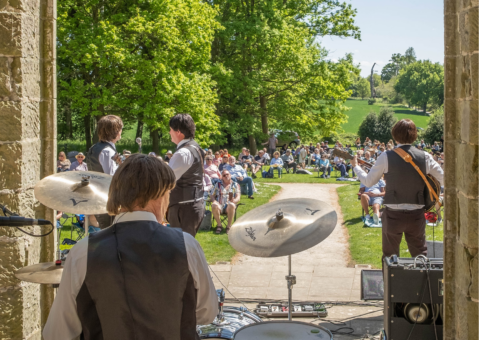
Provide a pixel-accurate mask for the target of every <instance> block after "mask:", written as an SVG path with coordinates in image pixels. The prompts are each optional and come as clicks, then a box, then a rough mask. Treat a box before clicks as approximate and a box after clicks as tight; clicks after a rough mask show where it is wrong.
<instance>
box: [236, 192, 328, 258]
mask: <svg viewBox="0 0 479 340" xmlns="http://www.w3.org/2000/svg"><path fill="white" fill-rule="evenodd" d="M278 212H279V214H278ZM281 213H282V215H281ZM336 222H337V215H336V211H334V209H333V207H331V206H330V205H329V204H327V203H325V202H322V201H319V200H314V199H309V198H294V199H291V198H290V199H285V200H279V201H273V202H271V203H267V204H264V205H262V206H260V207H258V208H256V209H253V210H251V211H249V212H247V213H246V214H244V215H243V216H241V218H239V219H238V220H237V221H236V222H235V223H234V224H233V226H232V227H231V230H230V231H229V233H228V239H229V242H230V244H231V246H232V247H233V248H234V249H235V250H237V251H239V252H240V253H243V254H246V255H250V256H257V257H277V256H285V255H291V254H295V253H299V252H301V251H303V250H306V249H308V248H311V247H313V246H315V245H316V244H318V243H320V242H321V241H323V240H324V239H325V238H327V237H328V236H329V235H330V234H331V233H332V231H333V230H334V228H335V226H336Z"/></svg>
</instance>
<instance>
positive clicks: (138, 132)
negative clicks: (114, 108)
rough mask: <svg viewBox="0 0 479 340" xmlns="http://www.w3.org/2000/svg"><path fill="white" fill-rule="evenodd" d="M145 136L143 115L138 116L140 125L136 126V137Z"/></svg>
mask: <svg viewBox="0 0 479 340" xmlns="http://www.w3.org/2000/svg"><path fill="white" fill-rule="evenodd" d="M138 137H140V138H143V121H142V120H141V117H138V125H137V126H136V137H135V139H136V138H138Z"/></svg>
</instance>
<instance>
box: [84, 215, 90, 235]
mask: <svg viewBox="0 0 479 340" xmlns="http://www.w3.org/2000/svg"><path fill="white" fill-rule="evenodd" d="M83 228H84V229H85V236H84V237H88V229H90V218H89V217H88V215H87V214H85V221H84V223H83Z"/></svg>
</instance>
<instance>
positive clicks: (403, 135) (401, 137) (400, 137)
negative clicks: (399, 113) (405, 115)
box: [391, 119, 417, 144]
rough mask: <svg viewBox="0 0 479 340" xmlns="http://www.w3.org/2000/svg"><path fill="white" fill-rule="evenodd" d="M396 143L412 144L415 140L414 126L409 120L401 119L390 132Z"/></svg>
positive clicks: (415, 130)
mask: <svg viewBox="0 0 479 340" xmlns="http://www.w3.org/2000/svg"><path fill="white" fill-rule="evenodd" d="M391 133H392V135H393V138H394V140H395V141H396V142H398V143H401V144H412V143H413V142H414V141H415V140H416V138H417V128H416V124H414V122H413V121H412V120H410V119H401V120H400V121H399V122H397V123H396V124H395V125H394V126H393V129H392V131H391Z"/></svg>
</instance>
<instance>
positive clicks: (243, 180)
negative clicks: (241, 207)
mask: <svg viewBox="0 0 479 340" xmlns="http://www.w3.org/2000/svg"><path fill="white" fill-rule="evenodd" d="M235 163H236V158H235V156H231V157H230V158H228V164H227V165H225V166H224V167H223V170H222V171H224V170H228V172H229V173H230V174H231V179H232V180H233V181H235V182H236V183H239V184H246V187H247V189H248V190H247V193H248V198H250V199H254V197H253V179H252V178H251V177H248V175H247V174H246V171H244V169H243V168H242V167H241V165H237V164H235Z"/></svg>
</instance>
